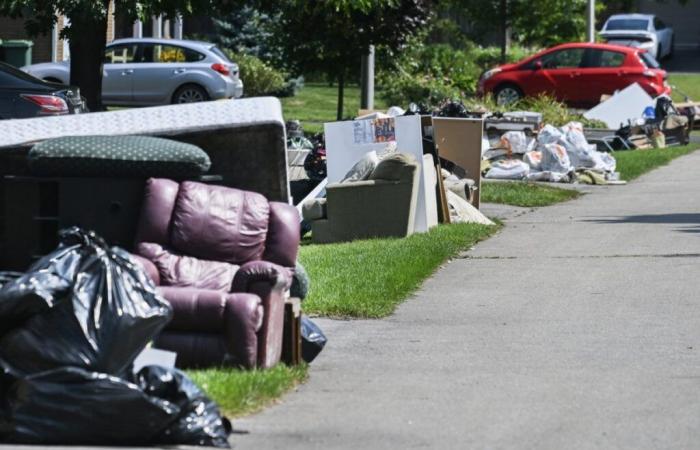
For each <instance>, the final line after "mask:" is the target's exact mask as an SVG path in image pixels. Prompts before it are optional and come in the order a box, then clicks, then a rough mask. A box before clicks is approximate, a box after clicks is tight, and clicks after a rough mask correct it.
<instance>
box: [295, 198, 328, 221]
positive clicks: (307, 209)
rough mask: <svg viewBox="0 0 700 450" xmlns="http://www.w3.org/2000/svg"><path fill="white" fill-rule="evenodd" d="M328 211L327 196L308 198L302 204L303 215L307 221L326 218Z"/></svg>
mask: <svg viewBox="0 0 700 450" xmlns="http://www.w3.org/2000/svg"><path fill="white" fill-rule="evenodd" d="M326 211H327V209H326V199H325V198H314V199H311V200H307V201H305V202H304V204H303V205H302V206H301V216H302V217H303V218H304V220H307V221H312V220H319V219H325V218H326V217H327V212H326Z"/></svg>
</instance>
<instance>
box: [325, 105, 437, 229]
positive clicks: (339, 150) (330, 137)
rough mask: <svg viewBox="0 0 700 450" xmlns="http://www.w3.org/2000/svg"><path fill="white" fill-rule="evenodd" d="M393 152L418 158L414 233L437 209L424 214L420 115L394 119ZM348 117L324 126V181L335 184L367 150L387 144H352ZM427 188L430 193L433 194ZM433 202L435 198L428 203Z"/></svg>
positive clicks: (426, 211)
mask: <svg viewBox="0 0 700 450" xmlns="http://www.w3.org/2000/svg"><path fill="white" fill-rule="evenodd" d="M394 120H395V133H396V145H397V151H399V152H401V153H409V154H411V155H413V156H414V157H415V159H416V161H418V164H419V165H420V170H421V176H420V177H419V178H420V186H419V189H418V205H416V221H415V225H414V230H415V231H416V232H424V231H427V230H428V228H429V226H431V224H432V220H429V219H428V218H429V217H431V218H432V217H433V215H434V216H435V217H437V210H436V211H435V213H434V214H433V213H432V212H431V214H428V209H427V208H428V206H427V203H428V202H427V198H426V188H425V179H424V176H423V136H422V133H421V118H420V116H417V115H415V116H401V117H396V118H395V119H394ZM353 122H354V121H352V120H349V121H344V122H331V123H326V124H325V125H324V131H325V137H326V164H327V166H328V183H337V182H339V181H340V180H342V179H343V177H344V176H345V174H346V173H347V172H348V170H350V168H352V166H353V165H355V163H356V162H357V161H359V160H360V158H362V157H363V156H364V155H365V154H366V153H367V152H371V151H372V150H375V151H377V152H380V151H381V150H383V149H384V148H386V146H387V143H386V142H381V143H374V144H355V138H354V135H353ZM434 192H435V191H434V190H432V191H431V195H433V196H434V195H435V194H434ZM432 205H435V201H433V202H432Z"/></svg>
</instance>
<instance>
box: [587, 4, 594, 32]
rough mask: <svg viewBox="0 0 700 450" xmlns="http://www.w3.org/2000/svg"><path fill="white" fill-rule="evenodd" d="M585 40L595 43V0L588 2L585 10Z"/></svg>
mask: <svg viewBox="0 0 700 450" xmlns="http://www.w3.org/2000/svg"><path fill="white" fill-rule="evenodd" d="M586 39H587V40H588V42H595V0H588V6H587V8H586Z"/></svg>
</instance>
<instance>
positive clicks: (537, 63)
mask: <svg viewBox="0 0 700 450" xmlns="http://www.w3.org/2000/svg"><path fill="white" fill-rule="evenodd" d="M533 69H534V70H540V69H542V61H540V60H537V61H535V64H533Z"/></svg>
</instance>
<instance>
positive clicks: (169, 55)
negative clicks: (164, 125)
mask: <svg viewBox="0 0 700 450" xmlns="http://www.w3.org/2000/svg"><path fill="white" fill-rule="evenodd" d="M22 70H24V71H25V72H27V73H30V74H32V75H34V76H35V77H37V78H41V79H43V80H46V81H52V82H58V83H63V84H69V82H70V62H68V61H64V62H60V63H44V64H34V65H31V66H25V67H23V68H22ZM242 95H243V82H242V81H241V79H240V78H239V74H238V65H237V64H236V63H234V62H232V61H230V60H229V59H228V58H227V57H226V55H225V54H224V52H222V51H221V50H220V49H218V48H217V47H216V45H214V44H211V43H207V42H196V41H180V40H174V39H150V38H143V39H136V38H134V39H118V40H116V41H114V42H112V43H110V44H109V45H108V46H107V49H106V51H105V59H104V73H103V78H102V102H103V103H104V104H105V105H122V106H150V105H165V104H169V103H191V102H201V101H206V100H217V99H222V98H238V97H240V96H242Z"/></svg>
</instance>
